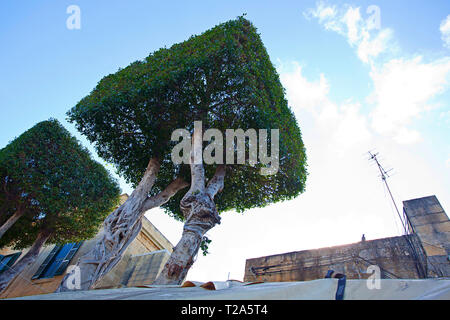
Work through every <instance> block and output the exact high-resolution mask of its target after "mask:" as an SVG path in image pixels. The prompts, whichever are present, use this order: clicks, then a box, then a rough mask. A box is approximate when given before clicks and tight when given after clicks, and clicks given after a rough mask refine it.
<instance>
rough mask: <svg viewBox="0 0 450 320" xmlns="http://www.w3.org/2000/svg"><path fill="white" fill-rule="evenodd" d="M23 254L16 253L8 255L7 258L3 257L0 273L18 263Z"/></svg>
mask: <svg viewBox="0 0 450 320" xmlns="http://www.w3.org/2000/svg"><path fill="white" fill-rule="evenodd" d="M21 254H22V251H19V252H16V253H12V254H8V255H6V256H1V257H0V273H2V272H3V271H6V270H7V269H9V268H10V267H11V266H12V265H13V264H14V262H16V260H17V259H18V258H19V257H20V255H21Z"/></svg>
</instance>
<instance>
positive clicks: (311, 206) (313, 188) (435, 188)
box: [0, 0, 450, 280]
mask: <svg viewBox="0 0 450 320" xmlns="http://www.w3.org/2000/svg"><path fill="white" fill-rule="evenodd" d="M69 5H78V6H79V8H80V10H81V29H79V30H69V29H68V28H67V27H66V20H67V18H68V17H69V14H67V13H66V9H67V7H68V6H69ZM370 6H376V8H378V9H379V13H380V15H379V17H380V19H379V22H380V23H379V25H377V26H375V27H373V26H371V25H370V24H369V21H370V18H371V17H372V18H373V14H372V12H370V13H368V12H367V8H369V7H370ZM243 13H246V14H247V18H248V19H249V20H251V21H252V22H253V23H254V25H255V26H256V27H257V28H258V31H259V32H260V34H261V37H262V40H263V42H264V43H265V46H266V48H267V50H268V52H269V55H270V57H271V59H272V61H273V63H274V64H275V65H276V66H277V68H278V71H279V73H280V77H281V80H282V83H283V85H284V86H285V88H286V94H287V98H288V101H289V103H290V105H291V108H292V109H293V110H294V112H295V114H296V116H297V119H298V122H299V124H300V126H301V128H302V132H303V135H304V140H305V144H306V147H307V152H308V157H309V166H310V176H309V180H308V185H307V188H306V192H305V193H304V194H303V195H300V196H299V197H298V198H296V199H295V200H292V201H289V202H286V203H282V204H276V205H273V206H269V207H268V208H264V209H255V210H251V211H249V212H248V213H246V214H245V215H240V214H235V213H232V212H229V213H226V214H224V217H223V223H222V224H221V225H220V226H219V227H216V228H215V229H213V230H212V231H210V232H209V236H210V238H211V239H212V240H213V243H212V244H211V249H210V252H211V254H210V255H208V256H207V257H202V256H199V257H198V260H197V263H196V264H195V265H194V267H193V268H192V270H191V271H190V273H189V274H188V278H190V279H193V280H210V279H216V280H222V279H224V278H226V277H227V276H228V272H230V277H231V278H237V279H242V275H243V272H244V264H245V259H246V258H252V257H256V256H261V255H268V254H275V253H282V252H287V251H294V250H302V249H308V248H315V247H321V246H329V245H337V244H344V243H349V242H356V241H358V240H359V239H360V237H361V234H362V233H365V234H366V238H368V239H374V238H379V237H385V236H391V235H396V234H399V229H398V226H396V223H397V224H398V222H396V221H395V214H394V212H393V211H392V207H391V205H390V203H389V201H388V198H387V197H386V190H384V189H383V186H382V184H381V180H379V178H378V177H377V172H376V170H375V168H374V167H373V166H370V163H369V162H368V161H367V157H366V156H365V155H364V152H366V151H368V150H372V149H376V150H377V151H379V152H380V154H381V156H382V157H381V160H382V164H385V165H386V166H387V167H394V169H395V170H394V172H395V175H394V176H392V178H390V179H389V182H390V183H391V187H392V189H393V191H394V196H395V197H396V200H397V203H398V205H399V206H400V207H401V201H402V200H407V199H411V198H416V197H421V196H427V195H431V194H436V195H437V197H438V199H439V200H440V201H441V204H442V205H443V206H444V208H446V209H447V211H448V210H450V209H449V208H450V193H449V190H450V144H449V143H448V141H449V138H450V130H449V129H450V128H449V127H450V106H449V101H450V99H449V98H450V90H449V89H450V83H449V78H450V18H449V15H450V2H448V1H433V2H432V4H431V3H430V2H425V1H260V0H259V1H221V2H219V1H190V2H187V1H172V2H170V3H167V2H163V1H150V0H148V1H137V0H133V1H111V0H109V1H100V0H96V1H92V0H89V1H75V0H72V1H63V0H60V1H45V0H40V1H37V0H32V1H24V0H22V1H9V0H5V1H2V2H1V4H0V46H1V50H0V70H1V72H0V96H1V98H2V100H1V104H0V108H1V111H2V115H3V116H2V117H1V118H0V147H3V146H5V145H6V144H7V143H8V142H9V141H10V140H12V139H13V138H14V137H16V136H18V135H19V134H20V133H22V132H23V131H25V130H26V129H28V128H30V127H32V126H33V125H34V124H35V123H37V122H39V121H42V120H46V119H48V118H50V117H54V118H57V119H59V120H60V121H61V122H62V123H63V124H64V125H65V126H66V128H68V129H69V130H70V131H71V132H72V133H73V134H74V135H75V136H77V137H78V138H79V139H80V141H82V143H83V144H84V145H86V146H87V147H88V148H89V149H90V150H91V151H92V152H93V153H94V154H95V152H94V150H93V149H92V147H91V146H90V145H89V144H88V143H87V141H86V140H85V139H84V138H83V137H82V136H81V135H80V134H78V133H77V132H76V130H75V129H74V127H73V125H71V124H69V123H67V122H66V121H65V113H66V112H67V110H68V109H70V108H71V107H72V106H74V105H75V104H76V103H77V102H78V101H79V100H80V99H81V98H82V97H84V96H85V95H86V94H88V93H89V92H90V91H91V90H92V89H93V88H94V86H95V85H96V83H97V82H98V81H99V80H100V79H101V78H102V77H103V76H105V75H107V74H109V73H113V72H115V71H117V69H118V68H119V67H125V66H127V65H128V64H129V63H131V62H133V61H135V60H137V59H142V58H144V57H145V56H147V55H148V54H149V53H150V52H152V51H154V50H157V49H158V48H160V47H163V46H170V45H172V44H174V43H177V42H180V41H183V40H186V39H187V38H188V37H189V36H190V35H192V34H199V33H201V32H203V31H205V30H207V29H209V28H211V27H213V26H214V25H216V24H219V23H221V22H225V21H227V20H229V19H233V18H235V17H236V16H238V15H241V14H243ZM446 19H448V20H446ZM99 160H100V159H99ZM108 168H109V169H111V170H113V168H112V167H111V166H109V167H108ZM121 185H122V189H123V190H124V192H128V193H130V192H131V189H130V187H129V186H127V185H126V184H125V183H124V182H123V181H121ZM147 217H148V218H149V219H150V220H151V221H152V222H153V223H154V224H155V225H156V226H157V227H158V228H159V229H160V230H161V231H162V232H163V233H164V234H165V235H166V236H167V237H168V238H169V240H171V241H172V243H174V244H176V242H177V241H178V239H179V236H180V235H181V227H182V225H181V224H179V223H177V222H173V221H171V220H170V218H168V217H166V216H164V214H163V213H162V212H161V211H160V210H152V211H151V212H149V213H148V214H147ZM236 234H239V235H240V236H239V237H236V236H234V235H236ZM266 234H269V235H270V236H269V237H267V236H265V235H266ZM232 235H233V236H232Z"/></svg>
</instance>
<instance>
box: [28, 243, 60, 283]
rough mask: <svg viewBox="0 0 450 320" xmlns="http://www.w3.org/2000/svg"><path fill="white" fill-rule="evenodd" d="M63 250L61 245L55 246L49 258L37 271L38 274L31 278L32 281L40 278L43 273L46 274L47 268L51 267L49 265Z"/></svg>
mask: <svg viewBox="0 0 450 320" xmlns="http://www.w3.org/2000/svg"><path fill="white" fill-rule="evenodd" d="M60 249H61V246H60V245H55V246H54V247H53V249H52V251H50V253H49V254H48V256H47V258H45V260H44V262H43V263H42V264H41V266H40V267H39V269H38V270H37V271H36V273H35V274H34V275H33V276H32V277H31V279H37V278H39V277H40V276H41V275H42V273H43V272H44V270H45V268H46V267H47V266H48V265H49V263H50V262H51V261H52V260H53V258H54V257H55V255H56V253H57V252H58V251H59V250H60Z"/></svg>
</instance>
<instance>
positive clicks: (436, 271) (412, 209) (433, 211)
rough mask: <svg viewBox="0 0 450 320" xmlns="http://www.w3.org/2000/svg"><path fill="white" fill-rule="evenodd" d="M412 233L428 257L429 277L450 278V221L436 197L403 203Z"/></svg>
mask: <svg viewBox="0 0 450 320" xmlns="http://www.w3.org/2000/svg"><path fill="white" fill-rule="evenodd" d="M403 208H404V210H405V213H406V215H407V217H408V219H409V221H410V228H411V231H412V232H414V233H415V234H417V236H418V237H419V239H420V242H421V244H422V247H423V249H424V251H425V253H426V255H427V267H428V276H429V277H450V261H449V255H450V220H449V219H448V216H447V214H446V213H445V211H444V208H442V206H441V204H440V203H439V201H438V199H437V198H436V196H430V197H424V198H419V199H412V200H408V201H404V202H403Z"/></svg>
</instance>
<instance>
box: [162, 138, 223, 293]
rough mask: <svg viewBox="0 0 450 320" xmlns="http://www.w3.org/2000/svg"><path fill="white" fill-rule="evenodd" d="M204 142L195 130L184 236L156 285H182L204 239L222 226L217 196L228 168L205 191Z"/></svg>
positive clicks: (183, 204) (183, 208) (183, 205)
mask: <svg viewBox="0 0 450 320" xmlns="http://www.w3.org/2000/svg"><path fill="white" fill-rule="evenodd" d="M201 139H202V137H201V135H200V131H196V130H194V135H193V145H194V147H193V148H192V151H191V158H190V165H191V187H190V189H189V191H188V192H187V193H186V194H185V196H184V197H183V199H181V202H180V208H181V211H182V212H183V215H184V217H185V219H186V222H185V224H184V228H183V235H182V237H181V240H180V241H179V242H178V244H177V245H176V247H175V248H174V251H173V252H172V254H171V256H170V258H169V260H168V261H167V263H166V264H165V266H164V268H163V270H162V271H161V273H160V274H159V276H158V278H157V279H156V280H155V282H154V283H153V284H181V282H182V281H183V280H184V279H185V277H186V275H187V272H188V271H189V269H190V267H191V266H192V264H193V263H194V259H195V257H196V255H197V253H198V250H199V248H200V244H201V242H202V239H203V236H204V235H205V233H206V232H207V231H208V230H210V229H212V228H213V227H214V226H215V225H216V224H219V223H220V217H219V214H218V212H217V209H216V205H215V203H214V196H215V195H216V194H217V193H218V192H220V191H221V190H222V189H223V183H224V178H225V169H226V168H225V165H218V167H217V169H216V172H215V174H214V177H213V178H212V179H211V180H210V181H209V182H208V185H207V186H206V187H205V171H204V167H203V164H202V161H201V152H202V150H201ZM198 159H200V161H199V160H198Z"/></svg>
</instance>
